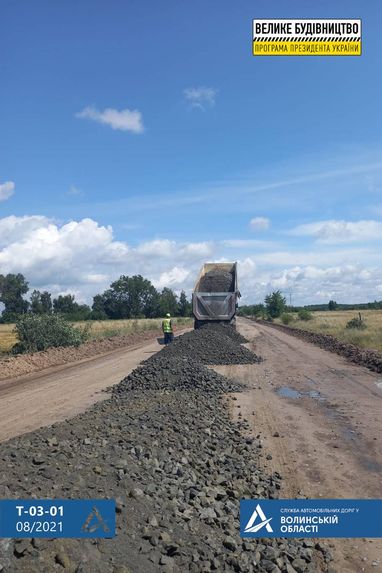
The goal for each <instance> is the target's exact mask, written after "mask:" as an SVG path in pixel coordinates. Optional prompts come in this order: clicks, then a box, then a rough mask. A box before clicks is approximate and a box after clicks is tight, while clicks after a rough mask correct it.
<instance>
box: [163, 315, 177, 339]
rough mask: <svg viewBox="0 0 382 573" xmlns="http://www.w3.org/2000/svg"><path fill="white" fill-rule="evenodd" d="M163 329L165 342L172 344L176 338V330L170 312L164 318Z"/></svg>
mask: <svg viewBox="0 0 382 573" xmlns="http://www.w3.org/2000/svg"><path fill="white" fill-rule="evenodd" d="M162 330H163V334H164V343H165V344H170V342H172V341H173V340H174V331H173V327H172V322H171V314H170V313H169V312H168V313H167V314H166V318H164V319H163V320H162Z"/></svg>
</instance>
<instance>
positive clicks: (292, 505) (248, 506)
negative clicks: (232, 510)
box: [240, 499, 382, 538]
mask: <svg viewBox="0 0 382 573" xmlns="http://www.w3.org/2000/svg"><path fill="white" fill-rule="evenodd" d="M240 535H241V536H242V537H369V538H370V537H382V499H242V500H241V502H240Z"/></svg>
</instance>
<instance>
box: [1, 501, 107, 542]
mask: <svg viewBox="0 0 382 573" xmlns="http://www.w3.org/2000/svg"><path fill="white" fill-rule="evenodd" d="M114 535H115V500H113V499H3V500H0V537H14V538H17V537H56V538H57V537H114Z"/></svg>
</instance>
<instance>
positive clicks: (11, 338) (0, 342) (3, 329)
mask: <svg viewBox="0 0 382 573" xmlns="http://www.w3.org/2000/svg"><path fill="white" fill-rule="evenodd" d="M14 328H15V325H14V324H0V353H4V352H8V351H9V350H10V349H11V348H12V346H13V345H14V344H16V342H17V336H16V334H15V333H14V332H13V330H14Z"/></svg>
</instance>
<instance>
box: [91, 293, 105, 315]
mask: <svg viewBox="0 0 382 573" xmlns="http://www.w3.org/2000/svg"><path fill="white" fill-rule="evenodd" d="M91 318H92V320H105V319H107V318H108V316H107V313H106V310H105V297H104V295H103V294H96V295H95V296H94V297H93V304H92V312H91Z"/></svg>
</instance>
